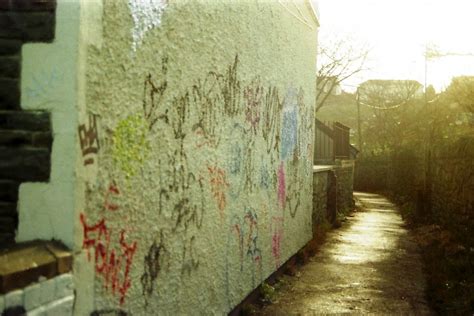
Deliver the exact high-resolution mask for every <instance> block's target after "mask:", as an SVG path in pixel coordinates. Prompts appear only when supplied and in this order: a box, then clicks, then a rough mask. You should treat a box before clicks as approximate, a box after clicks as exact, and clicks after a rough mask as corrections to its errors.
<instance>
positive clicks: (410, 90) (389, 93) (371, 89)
mask: <svg viewBox="0 0 474 316" xmlns="http://www.w3.org/2000/svg"><path fill="white" fill-rule="evenodd" d="M359 89H360V91H359V92H360V93H361V95H362V96H364V95H366V96H367V95H374V94H375V95H378V96H380V97H381V96H383V97H384V98H385V99H392V100H396V99H399V98H407V97H420V96H422V95H423V85H422V84H421V83H419V82H418V81H416V80H396V79H371V80H367V81H365V82H363V83H361V84H360V85H359Z"/></svg>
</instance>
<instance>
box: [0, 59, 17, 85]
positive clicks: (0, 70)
mask: <svg viewBox="0 0 474 316" xmlns="http://www.w3.org/2000/svg"><path fill="white" fill-rule="evenodd" d="M20 68H21V66H20V56H1V55H0V77H1V78H16V79H18V78H20Z"/></svg>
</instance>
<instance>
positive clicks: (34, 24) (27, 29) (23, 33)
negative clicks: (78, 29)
mask: <svg viewBox="0 0 474 316" xmlns="http://www.w3.org/2000/svg"><path fill="white" fill-rule="evenodd" d="M54 26H55V14H54V12H10V11H0V37H2V38H9V39H21V40H23V41H42V42H43V41H44V42H46V41H52V40H53V39H54Z"/></svg>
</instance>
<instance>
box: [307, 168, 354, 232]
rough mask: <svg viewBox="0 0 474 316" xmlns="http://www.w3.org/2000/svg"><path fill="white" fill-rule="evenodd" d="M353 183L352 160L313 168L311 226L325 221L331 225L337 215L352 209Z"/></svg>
mask: <svg viewBox="0 0 474 316" xmlns="http://www.w3.org/2000/svg"><path fill="white" fill-rule="evenodd" d="M353 181H354V161H352V160H349V161H346V160H344V161H340V162H339V163H338V164H337V165H324V166H322V165H317V166H314V167H313V226H315V225H316V224H318V223H322V222H323V221H324V220H325V219H326V220H327V221H328V222H329V223H333V222H334V221H335V220H336V215H337V213H346V212H347V211H349V210H351V209H352V208H353V207H354V201H353V198H352V194H353V191H354V185H353Z"/></svg>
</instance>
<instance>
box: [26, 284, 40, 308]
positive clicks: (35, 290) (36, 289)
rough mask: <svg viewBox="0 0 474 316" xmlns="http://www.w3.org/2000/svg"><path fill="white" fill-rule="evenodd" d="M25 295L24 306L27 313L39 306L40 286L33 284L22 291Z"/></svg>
mask: <svg viewBox="0 0 474 316" xmlns="http://www.w3.org/2000/svg"><path fill="white" fill-rule="evenodd" d="M23 293H24V295H25V298H24V306H25V309H26V310H27V311H30V310H32V309H35V308H37V307H39V306H40V305H41V285H40V284H39V283H35V284H33V285H30V286H28V287H26V288H25V289H24V290H23Z"/></svg>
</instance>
